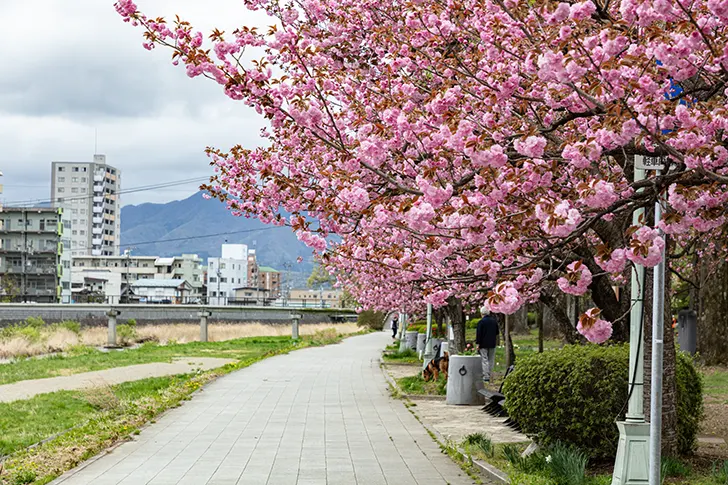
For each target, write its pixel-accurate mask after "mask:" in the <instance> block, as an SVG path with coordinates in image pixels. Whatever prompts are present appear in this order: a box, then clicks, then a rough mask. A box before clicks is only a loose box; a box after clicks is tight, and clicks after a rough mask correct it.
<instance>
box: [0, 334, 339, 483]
mask: <svg viewBox="0 0 728 485" xmlns="http://www.w3.org/2000/svg"><path fill="white" fill-rule="evenodd" d="M340 340H341V336H339V335H337V334H336V331H325V332H322V333H319V334H317V335H313V336H306V337H303V338H302V339H301V340H299V341H297V342H294V341H292V340H291V339H290V338H289V337H262V338H261V337H254V338H244V339H237V340H230V341H224V342H214V343H197V342H195V343H189V344H180V345H177V344H173V345H167V346H159V345H153V344H147V345H144V346H142V347H141V348H139V349H135V350H126V351H123V352H110V353H102V352H99V351H95V350H89V349H86V350H80V349H79V350H77V351H76V353H75V354H73V355H69V356H67V357H53V358H47V359H28V360H22V361H18V362H15V363H10V364H3V365H0V372H1V373H0V379H2V381H3V382H14V381H18V380H22V379H31V378H40V377H50V376H53V375H58V374H59V373H64V374H68V373H75V372H85V371H89V370H98V369H105V368H110V367H119V366H125V365H131V364H139V363H146V362H160V361H169V360H170V359H171V358H173V357H185V356H207V357H226V358H233V359H238V361H237V362H236V363H232V364H228V365H226V366H223V367H220V368H218V369H215V370H211V371H207V372H197V373H193V374H185V375H181V376H169V377H158V378H150V379H143V380H139V381H133V382H127V383H124V384H119V385H116V386H101V387H97V388H94V389H89V390H85V391H61V392H55V393H50V394H44V395H39V396H36V397H34V398H32V399H28V400H22V401H15V402H11V403H2V404H0V456H2V455H8V456H7V457H6V458H7V459H6V461H5V462H4V463H3V468H0V469H2V471H1V472H0V485H21V484H26V483H33V484H46V483H49V482H50V481H52V480H53V479H55V478H56V477H57V476H59V475H60V474H62V473H63V472H64V471H66V470H68V469H70V468H73V467H74V466H76V465H77V464H79V463H80V462H82V461H83V460H85V459H88V458H90V457H92V456H94V455H95V454H97V453H99V452H100V451H102V450H104V449H106V448H108V447H109V446H111V445H113V444H114V443H116V442H118V441H120V440H124V439H128V438H129V437H130V436H131V435H133V434H136V433H138V430H139V428H140V427H141V426H143V425H144V424H146V423H147V422H149V421H150V420H153V419H154V418H155V417H156V416H157V415H159V414H160V413H161V412H163V411H165V410H167V409H169V408H171V407H175V406H178V405H179V404H180V403H181V402H182V401H184V400H186V399H189V398H190V397H191V395H192V393H194V392H195V391H196V390H197V389H199V388H200V387H201V386H203V385H204V384H206V383H207V382H210V381H212V380H214V379H216V378H217V377H220V376H222V375H225V374H227V373H230V372H232V371H234V370H237V369H241V368H243V367H247V366H249V365H251V364H253V363H255V362H257V361H258V360H261V359H264V358H266V357H269V356H272V355H276V354H280V353H286V352H289V351H291V350H296V349H299V348H304V347H309V346H317V345H326V344H330V343H335V342H338V341H340ZM59 370H60V371H59ZM42 440H47V441H46V442H45V443H42V444H40V445H38V446H34V447H32V448H28V447H29V446H30V445H32V444H34V443H38V442H39V441H42Z"/></svg>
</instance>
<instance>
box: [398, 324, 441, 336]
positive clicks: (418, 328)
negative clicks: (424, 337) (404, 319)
mask: <svg viewBox="0 0 728 485" xmlns="http://www.w3.org/2000/svg"><path fill="white" fill-rule="evenodd" d="M415 323H417V322H415ZM443 330H445V329H443ZM407 331H408V332H418V333H427V324H426V323H425V324H424V325H415V324H414V323H413V324H411V325H409V326H408V327H407ZM432 337H433V338H444V337H445V336H444V335H440V331H439V329H438V328H437V325H435V324H434V323H433V324H432Z"/></svg>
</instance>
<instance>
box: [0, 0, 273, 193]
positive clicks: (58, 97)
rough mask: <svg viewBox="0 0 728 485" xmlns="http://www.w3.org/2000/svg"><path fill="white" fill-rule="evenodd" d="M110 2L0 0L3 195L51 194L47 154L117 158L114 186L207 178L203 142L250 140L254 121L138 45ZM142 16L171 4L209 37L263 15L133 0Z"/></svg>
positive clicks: (134, 31) (237, 1) (213, 3)
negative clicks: (118, 177)
mask: <svg viewBox="0 0 728 485" xmlns="http://www.w3.org/2000/svg"><path fill="white" fill-rule="evenodd" d="M113 3H114V2H113V0H73V1H70V2H68V1H61V0H3V1H2V2H0V19H2V29H0V45H3V47H4V49H3V57H4V59H3V66H4V67H3V69H2V70H0V170H1V171H2V172H3V174H4V177H2V178H0V182H2V183H3V184H4V186H5V189H4V193H3V194H2V195H1V196H0V198H1V199H2V200H4V201H5V202H6V203H11V202H17V201H25V200H29V199H48V198H49V196H50V181H49V178H50V166H51V161H53V160H63V161H83V162H87V161H91V160H92V157H93V153H94V133H95V131H96V130H97V131H98V152H99V153H103V154H106V157H107V162H108V163H110V164H112V165H114V166H116V167H118V168H120V169H121V170H122V172H123V175H122V177H123V178H122V189H128V188H133V187H138V186H142V185H149V184H153V183H157V182H167V181H174V180H181V179H189V178H192V177H205V176H209V175H210V174H211V173H212V172H211V168H210V167H209V165H208V159H207V157H206V156H205V154H204V149H205V147H206V146H207V145H213V146H217V147H220V148H228V147H230V146H232V145H234V144H236V143H241V144H243V145H244V146H248V147H254V146H256V145H258V144H259V138H258V132H259V129H260V127H261V126H262V125H263V121H262V120H261V119H260V117H259V116H258V115H257V114H256V113H254V112H253V111H252V110H249V109H247V108H246V107H245V106H243V104H242V103H240V102H235V101H232V100H230V99H228V98H227V97H225V96H224V94H222V91H221V89H220V88H219V86H217V85H216V84H214V83H213V82H212V81H209V80H206V79H199V78H198V79H190V78H188V77H187V76H186V75H185V72H184V68H183V67H181V66H180V67H174V66H172V65H171V63H170V55H171V52H170V51H168V50H165V49H162V48H158V49H156V50H155V51H153V52H148V51H146V50H145V49H144V48H142V46H141V43H142V36H141V34H142V31H141V29H139V28H134V27H132V26H131V25H130V24H127V23H124V22H123V21H122V20H121V17H119V16H118V15H117V13H116V11H115V10H114V6H113ZM136 3H137V4H138V5H139V8H140V9H141V10H142V11H143V12H145V13H146V14H147V15H149V16H154V17H157V16H164V17H165V18H167V19H171V18H174V15H175V14H179V15H180V16H181V17H183V18H184V19H186V20H189V21H190V22H191V23H192V24H193V25H194V26H195V27H196V28H199V29H201V30H202V31H203V32H204V33H205V34H206V35H207V34H208V33H209V31H210V30H211V29H212V28H213V27H218V28H221V29H223V30H227V31H230V30H232V29H233V28H235V27H237V26H242V25H258V26H264V25H267V24H268V23H269V21H268V20H267V19H265V18H264V17H262V16H260V15H254V14H251V13H250V12H248V11H247V10H246V9H245V7H244V5H243V2H242V1H241V0H207V1H205V2H201V1H199V0H137V1H136ZM196 190H197V187H196V185H195V184H190V185H186V186H181V187H175V188H169V189H162V190H158V191H148V192H140V193H136V194H128V195H123V196H122V197H121V200H122V204H124V205H126V204H138V203H141V202H166V201H168V200H173V199H180V198H184V197H186V196H188V195H190V194H191V193H193V192H195V191H196Z"/></svg>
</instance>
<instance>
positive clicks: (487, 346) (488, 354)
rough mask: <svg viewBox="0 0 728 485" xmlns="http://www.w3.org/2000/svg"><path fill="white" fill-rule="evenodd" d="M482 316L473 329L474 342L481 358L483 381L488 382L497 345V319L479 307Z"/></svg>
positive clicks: (498, 337) (493, 364) (498, 335)
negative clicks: (475, 328)
mask: <svg viewBox="0 0 728 485" xmlns="http://www.w3.org/2000/svg"><path fill="white" fill-rule="evenodd" d="M481 314H482V315H483V318H481V319H480V321H479V322H478V329H477V330H476V331H475V342H476V343H477V344H478V353H479V354H480V358H481V360H482V362H481V363H482V366H483V382H490V378H491V376H492V374H493V367H494V366H495V348H496V347H497V346H498V340H499V339H500V333H499V329H498V320H496V319H495V317H493V316H492V315H491V314H490V311H488V309H487V308H485V307H483V308H482V309H481Z"/></svg>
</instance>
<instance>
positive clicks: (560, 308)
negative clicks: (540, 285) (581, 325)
mask: <svg viewBox="0 0 728 485" xmlns="http://www.w3.org/2000/svg"><path fill="white" fill-rule="evenodd" d="M539 299H540V301H541V302H542V303H544V304H545V305H546V306H547V307H548V309H549V310H550V312H551V315H552V316H553V317H554V319H555V320H556V322H557V323H558V325H559V330H560V331H561V334H562V336H563V337H564V339H565V340H566V341H567V342H568V343H570V344H576V343H579V342H583V341H584V339H583V337H581V335H579V333H578V332H577V331H576V328H574V325H572V323H571V320H570V319H569V316H568V315H567V313H566V309H565V308H564V305H563V303H562V302H561V301H560V299H559V298H556V297H555V296H553V295H551V294H549V293H547V292H541V296H540V298H539Z"/></svg>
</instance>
